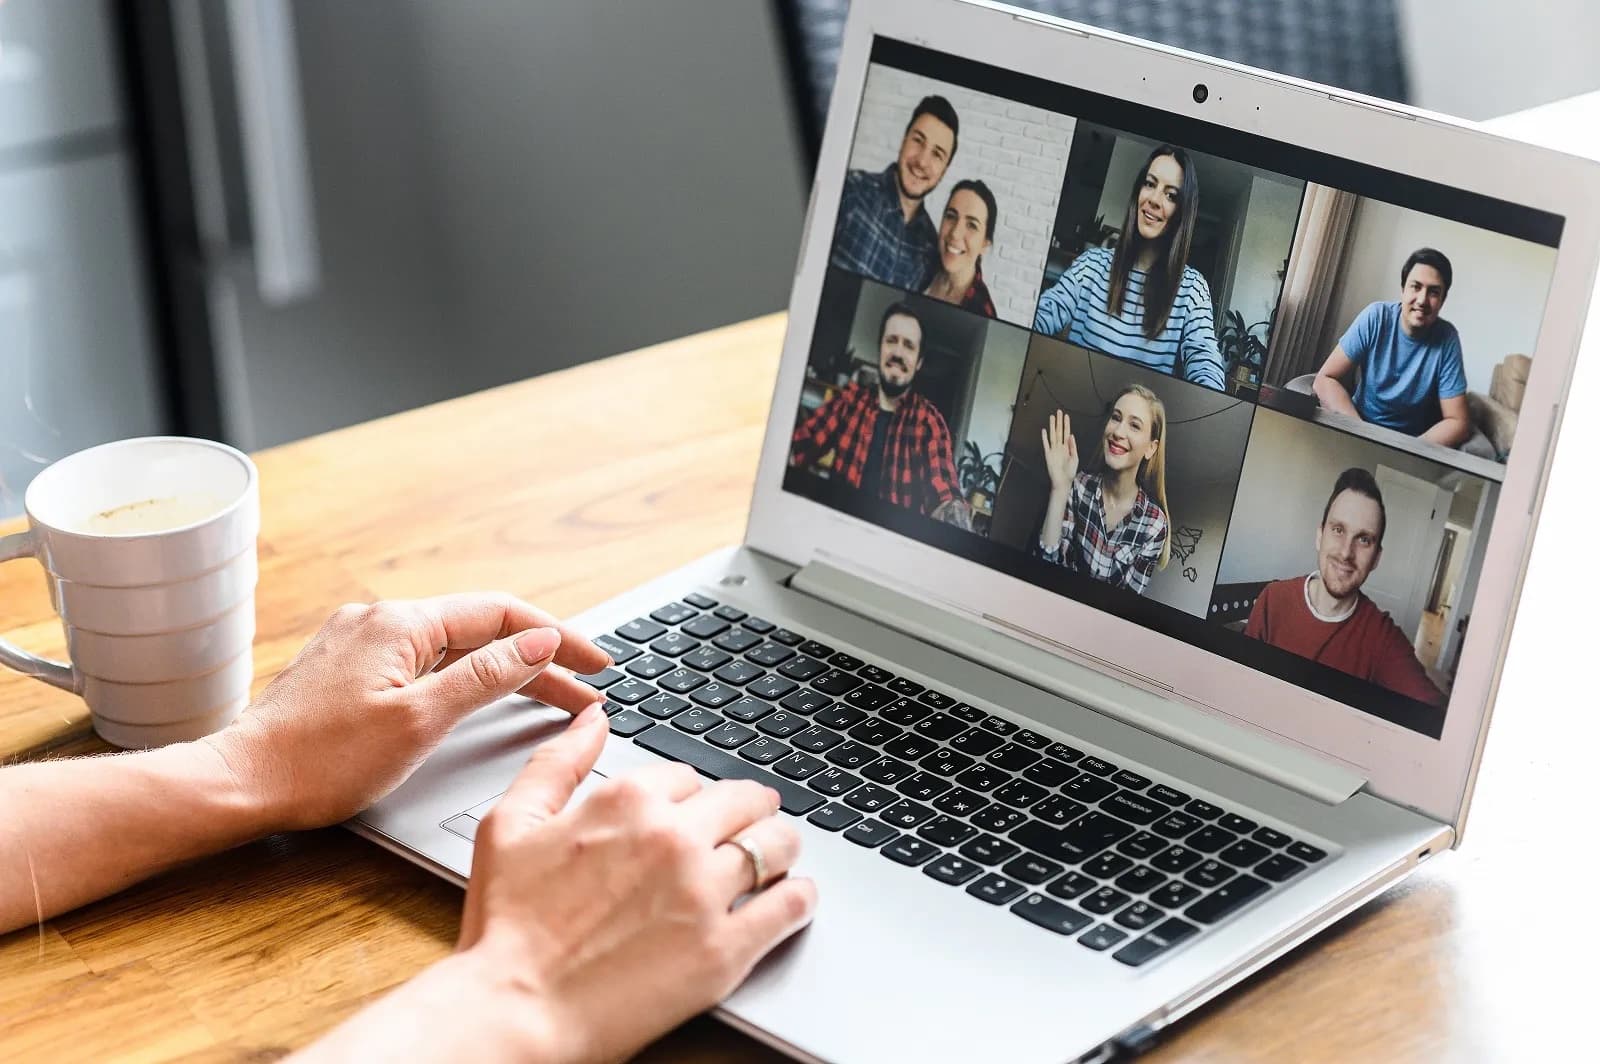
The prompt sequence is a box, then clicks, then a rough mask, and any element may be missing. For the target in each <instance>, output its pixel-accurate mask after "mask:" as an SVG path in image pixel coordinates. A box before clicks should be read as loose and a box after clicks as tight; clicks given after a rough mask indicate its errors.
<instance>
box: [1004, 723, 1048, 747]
mask: <svg viewBox="0 0 1600 1064" xmlns="http://www.w3.org/2000/svg"><path fill="white" fill-rule="evenodd" d="M1011 741H1012V742H1014V743H1021V744H1022V745H1023V746H1026V747H1027V748H1028V749H1029V750H1043V749H1044V748H1045V747H1047V746H1049V745H1050V740H1049V739H1047V738H1045V737H1044V736H1043V735H1040V734H1039V733H1038V732H1036V731H1029V730H1028V729H1027V728H1023V729H1022V730H1021V731H1019V732H1017V734H1015V735H1013V736H1012V737H1011Z"/></svg>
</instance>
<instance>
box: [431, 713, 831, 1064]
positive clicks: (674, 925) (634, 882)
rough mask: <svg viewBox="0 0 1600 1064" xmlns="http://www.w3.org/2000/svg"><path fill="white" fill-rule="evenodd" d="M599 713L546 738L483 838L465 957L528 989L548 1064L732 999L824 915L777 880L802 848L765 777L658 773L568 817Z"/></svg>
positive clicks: (596, 749) (609, 1047)
mask: <svg viewBox="0 0 1600 1064" xmlns="http://www.w3.org/2000/svg"><path fill="white" fill-rule="evenodd" d="M605 737H606V720H605V715H604V714H603V713H602V712H601V711H600V710H599V708H598V707H595V708H591V709H589V710H586V711H585V712H584V713H583V714H582V715H580V716H579V717H578V718H577V719H576V720H575V721H573V723H572V724H571V725H570V726H569V727H568V729H567V731H566V732H565V733H563V734H562V735H560V736H558V737H556V738H554V739H552V740H550V741H548V742H546V743H544V744H542V745H541V746H539V747H538V748H537V749H536V750H535V751H534V753H533V756H532V758H531V759H530V760H529V762H528V764H527V767H526V768H525V769H523V771H522V773H521V774H520V775H519V776H518V777H517V779H516V781H515V782H514V783H513V784H512V785H511V787H510V789H509V790H507V791H506V794H505V796H504V797H503V798H501V799H500V801H499V803H498V804H497V805H496V806H495V807H494V809H493V810H492V811H491V812H490V813H489V815H488V816H487V817H485V818H484V820H483V821H482V823H481V824H480V825H479V827H478V830H477V841H476V844H475V849H474V853H473V861H472V878H471V880H470V881H469V882H468V885H467V902H466V909H465V911H464V913H463V914H462V920H461V937H460V941H459V943H458V946H457V948H458V950H460V951H461V954H462V955H463V956H465V957H473V956H474V955H476V956H477V957H478V958H479V959H481V960H482V961H483V963H480V964H474V965H471V968H472V969H474V970H479V971H487V972H493V973H496V978H497V979H499V980H501V981H502V982H510V983H511V984H512V985H514V986H517V987H520V988H523V989H524V990H525V991H526V994H525V997H526V999H527V1010H528V1011H527V1013H526V1014H527V1015H531V1016H536V1017H538V1019H537V1020H536V1021H534V1024H533V1025H534V1026H536V1027H537V1029H538V1032H539V1034H538V1038H537V1041H538V1042H539V1043H540V1050H541V1051H540V1052H539V1054H538V1056H539V1059H541V1060H546V1061H590V1060H616V1059H620V1058H622V1057H623V1056H625V1055H628V1054H630V1053H631V1052H633V1051H634V1050H636V1049H638V1048H639V1047H641V1046H643V1045H644V1044H645V1043H646V1042H648V1041H649V1040H650V1039H652V1038H654V1037H656V1036H657V1035H659V1034H661V1033H662V1032H664V1031H666V1030H668V1029H669V1028H671V1027H673V1026H675V1025H676V1024H678V1023H681V1022H682V1021H683V1020H686V1019H688V1018H689V1017H690V1016H693V1015H695V1014H696V1013H698V1012H701V1011H703V1010H705V1009H706V1008H709V1007H710V1006H711V1005H713V1004H715V1003H716V1002H718V1001H720V1000H722V999H723V998H724V997H726V996H727V995H728V994H729V993H731V992H732V991H733V989H734V988H735V987H736V986H738V984H739V983H740V982H742V981H743V980H744V978H745V976H746V975H748V974H749V972H750V970H751V968H753V967H754V966H755V963H756V961H758V960H759V959H760V958H761V957H763V956H764V955H765V954H766V953H767V952H768V951H770V950H771V949H772V948H773V947H774V946H776V945H777V944H778V943H779V942H781V941H782V940H783V939H785V938H787V937H788V936H789V935H791V934H793V933H794V932H795V931H796V930H798V929H799V928H800V927H802V926H804V925H805V924H806V923H807V922H809V920H810V919H811V913H812V911H813V909H814V907H815V904H816V890H815V887H814V886H813V884H812V883H811V882H810V881H809V880H805V879H799V878H779V879H777V882H774V883H772V885H771V886H767V887H766V888H765V889H763V890H760V891H758V892H756V893H753V894H750V896H749V898H748V899H747V900H746V901H745V903H744V904H742V905H740V906H739V908H738V909H731V906H732V905H733V902H734V901H735V900H736V899H737V898H739V897H740V896H741V895H744V894H746V893H747V892H749V891H750V890H751V887H752V886H753V883H752V879H753V873H752V867H751V862H750V860H749V858H748V857H747V856H746V855H745V853H744V851H742V850H741V849H740V848H739V847H738V846H736V845H733V844H731V843H730V842H729V840H731V839H733V838H735V837H742V838H745V839H747V840H750V841H752V842H754V843H755V844H756V845H757V846H758V847H759V848H760V850H761V852H762V853H763V855H764V856H765V858H766V864H767V873H768V880H769V881H771V880H772V879H773V878H775V877H782V876H783V875H784V873H785V872H787V871H788V870H789V868H790V867H791V866H792V865H793V863H794V860H795V857H796V855H797V853H798V852H799V846H800V839H799V835H798V833H797V832H796V831H795V828H794V826H793V824H791V823H790V822H789V821H788V820H787V819H785V818H783V817H782V816H781V815H776V814H777V812H778V799H777V795H776V794H775V793H774V792H773V791H771V790H770V789H768V788H766V787H762V786H761V785H760V784H757V783H754V782H752V781H749V780H740V781H723V782H720V783H713V784H710V785H709V786H706V787H704V788H702V787H701V785H700V779H699V777H698V776H697V775H696V774H695V772H694V770H693V769H690V768H689V767H688V766H686V765H681V764H676V763H661V764H658V765H651V766H649V767H648V768H645V769H643V770H641V771H639V772H637V773H634V774H632V775H629V776H621V777H618V778H616V779H612V780H608V781H607V782H605V783H604V784H601V785H600V786H598V787H596V788H595V789H594V790H593V791H591V792H590V793H589V795H588V797H587V799H586V800H585V801H583V802H582V803H580V804H579V805H577V806H576V807H574V808H566V805H567V802H568V800H569V799H570V798H571V796H572V792H573V790H574V789H575V788H576V787H577V785H578V784H579V782H581V781H582V780H583V779H584V778H585V777H586V776H587V775H588V772H589V769H590V768H591V767H592V766H593V765H594V762H595V759H596V758H597V757H598V756H599V753H600V749H601V747H602V745H603V744H604V742H605Z"/></svg>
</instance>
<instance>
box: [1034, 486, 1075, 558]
mask: <svg viewBox="0 0 1600 1064" xmlns="http://www.w3.org/2000/svg"><path fill="white" fill-rule="evenodd" d="M1071 501H1072V489H1071V488H1068V489H1067V490H1066V491H1059V490H1052V491H1051V492H1050V501H1049V502H1047V503H1045V506H1044V525H1043V526H1042V527H1041V528H1040V529H1039V546H1041V547H1043V548H1044V552H1045V553H1046V554H1054V553H1055V552H1056V548H1057V547H1059V546H1061V539H1062V534H1063V529H1062V522H1063V521H1065V520H1066V516H1067V505H1068V504H1069V503H1070V502H1071Z"/></svg>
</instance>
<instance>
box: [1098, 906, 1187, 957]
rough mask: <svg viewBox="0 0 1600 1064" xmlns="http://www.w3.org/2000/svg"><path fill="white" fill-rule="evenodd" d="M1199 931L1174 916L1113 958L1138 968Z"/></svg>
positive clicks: (1122, 949)
mask: <svg viewBox="0 0 1600 1064" xmlns="http://www.w3.org/2000/svg"><path fill="white" fill-rule="evenodd" d="M1199 930H1200V929H1199V928H1198V927H1196V926H1194V925H1193V924H1191V923H1188V922H1186V921H1184V920H1180V919H1178V918H1177V917H1176V916H1174V917H1172V918H1171V919H1170V920H1167V921H1166V922H1165V923H1163V924H1161V925H1160V926H1158V927H1156V928H1155V929H1153V930H1151V931H1149V932H1147V933H1146V934H1145V935H1144V937H1142V938H1136V939H1134V940H1133V941H1132V942H1130V943H1128V944H1127V945H1126V946H1123V947H1122V948H1121V949H1119V950H1117V952H1115V953H1113V954H1112V955H1111V956H1112V957H1114V958H1116V959H1117V960H1119V961H1121V962H1122V963H1123V964H1126V965H1128V967H1130V968H1137V967H1138V966H1139V965H1141V964H1144V963H1146V962H1147V961H1152V960H1154V959H1155V958H1157V957H1159V956H1161V954H1163V953H1165V952H1167V950H1169V949H1171V948H1172V947H1174V946H1176V945H1178V944H1179V943H1181V942H1184V941H1187V940H1188V939H1190V938H1192V937H1193V936H1194V935H1195V934H1197V933H1198V932H1199Z"/></svg>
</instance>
